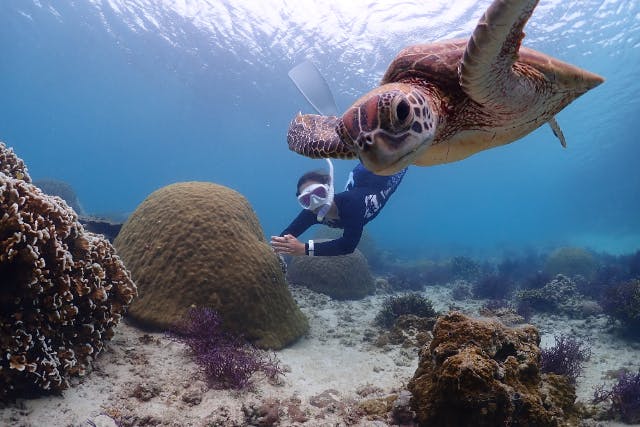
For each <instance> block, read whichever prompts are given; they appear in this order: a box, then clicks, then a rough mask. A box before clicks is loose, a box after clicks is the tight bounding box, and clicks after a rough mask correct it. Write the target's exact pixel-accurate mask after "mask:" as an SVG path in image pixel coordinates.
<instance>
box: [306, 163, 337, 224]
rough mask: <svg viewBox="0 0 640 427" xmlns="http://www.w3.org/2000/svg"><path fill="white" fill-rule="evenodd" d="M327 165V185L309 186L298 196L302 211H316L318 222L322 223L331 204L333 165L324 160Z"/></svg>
mask: <svg viewBox="0 0 640 427" xmlns="http://www.w3.org/2000/svg"><path fill="white" fill-rule="evenodd" d="M325 160H326V161H327V163H329V184H311V185H309V186H307V188H305V189H304V190H303V191H302V193H300V195H299V196H298V203H300V206H302V207H303V208H304V209H309V210H312V211H313V210H316V209H319V210H318V212H317V218H318V221H322V220H323V219H324V217H325V216H326V215H327V213H328V212H329V209H330V208H331V204H332V203H333V195H334V192H333V164H332V163H331V160H329V159H325Z"/></svg>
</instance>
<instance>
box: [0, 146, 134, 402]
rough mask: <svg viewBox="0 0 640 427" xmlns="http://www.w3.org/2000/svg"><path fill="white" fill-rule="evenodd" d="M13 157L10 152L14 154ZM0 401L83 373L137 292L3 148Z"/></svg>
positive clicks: (101, 242)
mask: <svg viewBox="0 0 640 427" xmlns="http://www.w3.org/2000/svg"><path fill="white" fill-rule="evenodd" d="M9 154H11V153H9ZM0 161H2V163H1V164H0V169H1V170H3V171H10V172H11V173H13V174H14V175H13V176H15V177H16V178H14V177H10V176H8V175H6V174H4V173H2V172H0V215H1V216H0V291H1V292H0V348H1V351H2V354H1V357H0V400H2V399H5V398H11V397H16V396H29V395H32V394H36V393H37V392H42V391H44V392H59V391H61V390H64V389H65V388H67V387H68V386H69V381H68V379H69V377H71V376H75V375H83V374H84V373H85V372H86V371H87V369H88V368H89V367H90V365H91V362H92V360H93V359H94V358H95V356H96V355H97V354H98V353H100V351H101V350H102V349H103V345H104V341H105V340H109V339H111V337H112V336H113V334H114V327H115V326H116V325H117V324H118V322H119V320H120V318H121V316H122V314H123V313H124V311H125V309H126V307H127V305H128V304H129V303H130V302H131V300H132V299H133V298H134V296H135V294H136V287H135V285H134V283H133V282H132V281H131V277H130V276H129V273H128V272H127V271H126V269H125V267H124V265H123V264H122V262H121V260H120V259H119V258H118V256H116V255H115V250H114V248H113V247H112V246H111V244H110V243H109V242H108V241H107V240H105V239H103V238H102V237H101V236H98V235H94V234H93V233H89V232H86V231H84V229H83V227H82V225H81V224H80V223H79V222H78V221H77V217H76V214H75V212H74V211H73V210H72V209H71V208H69V207H68V206H67V205H66V203H64V202H63V201H62V199H60V198H58V197H52V196H47V195H45V194H43V193H42V192H41V191H40V190H39V189H38V188H37V187H35V186H34V185H32V184H30V183H28V182H26V181H24V180H21V179H17V177H19V176H22V177H26V176H27V175H26V171H25V169H24V168H23V167H19V168H15V167H12V166H11V165H8V164H6V163H5V161H12V162H13V161H15V160H12V158H11V156H10V155H7V152H6V149H5V148H4V147H3V146H0Z"/></svg>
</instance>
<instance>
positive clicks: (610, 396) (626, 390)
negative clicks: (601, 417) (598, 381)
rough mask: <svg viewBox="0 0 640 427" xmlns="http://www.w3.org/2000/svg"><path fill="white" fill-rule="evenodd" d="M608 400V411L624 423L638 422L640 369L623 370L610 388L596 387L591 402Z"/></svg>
mask: <svg viewBox="0 0 640 427" xmlns="http://www.w3.org/2000/svg"><path fill="white" fill-rule="evenodd" d="M602 402H609V404H610V405H611V406H610V407H609V413H610V415H611V416H612V417H613V418H620V419H621V420H622V421H624V422H625V423H629V424H636V423H640V370H639V371H638V372H636V373H631V372H623V373H622V374H621V375H620V376H619V377H618V381H617V382H616V383H615V384H613V386H612V387H611V388H609V389H608V388H606V387H605V386H604V385H600V386H598V387H596V389H595V391H594V393H593V403H594V404H597V403H602Z"/></svg>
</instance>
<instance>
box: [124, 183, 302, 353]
mask: <svg viewBox="0 0 640 427" xmlns="http://www.w3.org/2000/svg"><path fill="white" fill-rule="evenodd" d="M115 246H116V248H117V249H118V253H119V254H120V255H121V256H122V257H123V259H124V260H125V262H126V264H127V267H128V268H129V269H130V270H131V274H132V276H133V278H134V280H135V281H136V284H137V285H138V290H139V293H140V297H139V298H138V299H137V300H136V301H134V303H133V304H132V305H131V307H130V309H129V316H130V317H131V318H133V319H134V320H136V321H138V322H139V323H141V324H143V325H145V326H147V327H151V328H155V329H170V328H171V327H172V326H173V325H174V324H175V323H176V322H178V321H179V320H180V319H181V318H182V317H183V316H184V314H185V313H186V312H187V310H188V309H189V308H190V307H192V306H196V307H208V308H213V309H214V310H216V311H217V312H219V313H220V315H221V316H222V319H223V321H224V326H225V327H226V328H228V329H230V330H232V331H233V332H235V333H239V334H242V335H243V336H244V337H245V338H246V339H248V340H249V341H252V342H253V343H254V344H256V345H257V346H259V347H262V348H274V349H278V348H282V347H284V346H285V345H287V344H289V343H291V342H292V341H294V340H296V339H297V338H298V337H300V336H301V335H302V334H304V333H305V332H306V331H307V329H308V323H307V320H306V318H305V317H304V315H303V314H302V312H301V311H300V310H299V308H298V306H297V305H296V303H295V301H294V300H293V297H292V296H291V294H290V292H289V289H288V287H287V284H286V282H285V280H284V275H283V273H282V270H281V267H280V263H279V261H278V257H277V256H276V255H275V253H274V252H273V250H272V249H271V247H270V246H269V245H268V244H267V242H266V241H265V238H264V235H263V231H262V227H261V226H260V223H259V222H258V219H257V217H256V215H255V213H254V211H253V209H252V208H251V206H250V205H249V202H248V201H247V200H246V199H245V198H244V197H243V196H242V195H241V194H240V193H238V192H236V191H234V190H231V189H229V188H227V187H224V186H221V185H217V184H213V183H207V182H182V183H176V184H172V185H169V186H166V187H164V188H161V189H159V190H157V191H155V192H153V193H152V194H150V195H149V196H148V197H147V198H146V199H145V200H144V201H143V202H142V203H141V204H140V206H138V207H137V209H136V210H135V212H134V213H133V214H132V215H131V216H130V217H129V219H128V220H127V222H126V223H125V224H124V226H123V227H122V230H121V231H120V233H119V234H118V237H117V238H116V240H115Z"/></svg>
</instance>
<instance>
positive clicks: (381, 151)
mask: <svg viewBox="0 0 640 427" xmlns="http://www.w3.org/2000/svg"><path fill="white" fill-rule="evenodd" d="M372 134H373V135H371V134H363V135H361V137H362V138H363V141H362V142H361V143H359V144H357V147H358V148H360V147H362V148H361V149H360V150H359V153H358V154H359V157H360V161H361V162H362V164H363V165H364V166H365V167H366V168H367V169H369V170H370V171H371V172H373V173H375V174H376V175H393V174H394V173H396V172H398V171H399V170H401V169H404V168H405V167H407V166H409V165H410V164H411V163H412V161H413V160H414V159H415V154H416V153H417V150H415V149H413V150H409V151H408V152H405V150H402V151H400V150H399V148H398V147H399V146H400V145H403V146H409V144H406V143H405V141H406V140H407V138H410V137H411V136H410V134H408V133H404V134H401V135H394V136H392V135H388V134H386V133H384V132H372Z"/></svg>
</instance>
